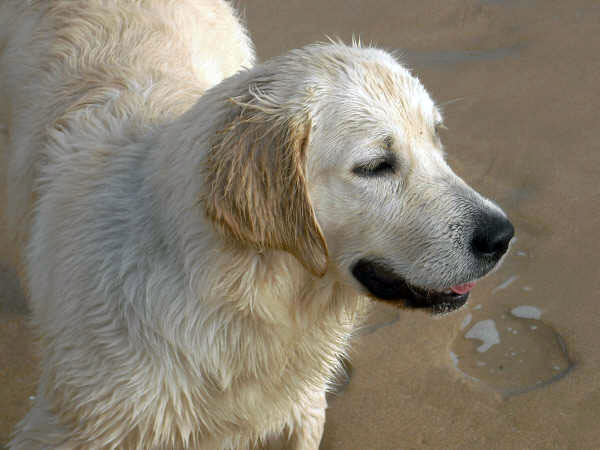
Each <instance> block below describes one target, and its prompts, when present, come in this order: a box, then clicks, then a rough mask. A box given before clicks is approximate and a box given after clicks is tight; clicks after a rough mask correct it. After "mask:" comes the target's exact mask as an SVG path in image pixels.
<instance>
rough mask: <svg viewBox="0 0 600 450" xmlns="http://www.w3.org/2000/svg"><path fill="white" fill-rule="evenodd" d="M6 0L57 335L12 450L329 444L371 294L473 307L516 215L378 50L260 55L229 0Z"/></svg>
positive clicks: (10, 78)
mask: <svg viewBox="0 0 600 450" xmlns="http://www.w3.org/2000/svg"><path fill="white" fill-rule="evenodd" d="M1 8H2V9H1V10H0V17H2V23H0V29H1V30H2V31H1V32H0V33H1V34H0V39H1V41H0V45H1V47H0V48H2V54H1V56H0V79H1V80H2V81H1V83H2V84H1V87H0V89H1V91H0V95H2V99H3V101H2V104H3V105H4V106H3V108H4V109H3V117H6V119H7V123H8V133H9V155H8V157H9V160H10V165H9V170H10V173H9V178H10V182H9V186H8V194H7V196H8V199H9V206H10V208H9V214H10V216H11V218H12V221H13V228H14V229H20V230H25V234H26V237H25V239H26V250H25V252H24V254H25V263H24V270H25V274H26V278H27V285H28V289H29V293H30V297H31V308H32V311H33V322H34V324H35V326H36V329H37V330H38V332H39V335H40V340H41V345H42V349H43V352H42V377H41V380H40V383H39V388H38V393H37V397H36V400H35V404H34V406H33V408H32V410H31V411H30V412H29V414H28V415H27V416H26V417H25V419H24V420H23V421H22V422H21V423H20V424H19V426H18V428H17V431H16V434H15V436H14V439H13V441H12V443H11V448H13V449H28V450H30V449H42V448H45V449H46V448H60V449H83V448H86V449H87V448H107V449H114V448H127V449H165V448H195V449H198V448H203V449H216V448H228V449H243V448H250V447H252V448H254V446H257V445H260V446H269V445H271V444H272V443H273V442H275V441H277V440H279V441H282V440H283V441H284V442H283V445H284V446H285V447H286V448H297V449H316V448H318V446H319V442H320V440H321V435H322V431H323V424H324V420H325V408H326V402H325V391H326V389H327V388H328V384H329V383H330V381H331V380H332V377H333V374H334V373H335V371H336V370H337V368H338V366H339V364H340V362H339V361H340V358H341V356H342V355H343V354H344V352H345V351H346V348H347V345H348V341H349V337H350V335H351V333H352V330H353V328H354V327H355V325H356V324H357V322H358V321H359V320H360V318H361V316H362V315H363V313H364V311H365V310H366V308H367V304H368V303H369V301H370V300H371V299H380V300H386V301H393V302H396V303H398V304H402V305H405V306H408V307H419V308H429V309H431V310H433V311H435V312H446V311H450V310H453V309H456V308H458V307H460V306H461V305H462V304H464V302H465V301H466V299H467V296H468V295H469V290H470V289H471V288H472V286H473V284H474V282H475V281H476V280H477V279H478V278H480V277H482V276H483V275H485V274H486V273H487V272H488V271H490V270H491V269H492V268H493V267H494V266H496V265H497V263H498V261H499V260H500V259H501V257H502V255H503V254H504V253H505V252H506V249H507V247H508V244H509V241H510V239H511V238H512V235H513V228H512V225H511V224H510V222H509V221H508V219H507V218H506V216H505V214H504V213H503V212H502V211H501V210H500V208H498V207H497V206H496V205H495V204H494V203H492V202H491V201H489V200H487V199H485V198H483V197H482V196H481V195H479V194H478V193H476V192H475V191H474V190H473V189H471V188H470V187H469V186H468V185H467V184H465V182H463V181H462V180H461V179H460V178H459V177H457V176H456V175H455V174H454V173H453V172H452V170H451V169H450V168H449V167H448V165H447V164H446V162H445V160H444V152H443V149H442V143H441V142H440V138H439V135H438V130H439V128H440V127H441V126H442V124H443V120H442V115H441V114H440V111H439V109H438V108H437V107H436V105H435V104H434V102H433V101H432V100H431V98H430V96H429V95H428V93H427V92H426V90H425V89H424V88H423V86H422V85H421V83H420V82H419V81H418V80H417V79H416V78H415V77H414V76H412V75H411V74H410V72H409V71H408V70H407V69H406V68H404V67H403V66H402V65H401V64H399V62H398V61H397V60H395V59H394V58H393V57H392V56H391V55H390V54H388V53H386V52H385V51H382V50H379V49H375V48H362V47H361V46H360V45H352V46H345V45H343V44H341V43H328V44H317V45H312V46H309V47H305V48H303V49H300V50H294V51H291V52H289V53H288V54H286V55H283V56H281V57H278V58H275V59H272V60H269V61H266V62H264V63H262V64H258V65H254V54H253V51H252V47H251V43H250V41H249V40H248V38H247V36H246V32H245V30H244V28H243V27H242V26H241V24H240V22H239V21H238V19H237V18H236V16H235V13H234V11H233V10H232V9H231V8H230V7H229V6H228V5H227V4H225V3H224V2H220V1H217V0H214V1H208V0H203V1H197V2H192V1H183V0H182V1H178V2H172V1H166V0H155V1H148V2H138V1H125V0H123V1H119V2H117V1H99V0H88V1H85V2H84V1H77V2H75V1H59V0H56V1H44V2H41V1H30V2H22V1H16V0H12V1H7V2H6V1H5V2H4V3H3V4H2V7H1ZM280 443H281V442H280Z"/></svg>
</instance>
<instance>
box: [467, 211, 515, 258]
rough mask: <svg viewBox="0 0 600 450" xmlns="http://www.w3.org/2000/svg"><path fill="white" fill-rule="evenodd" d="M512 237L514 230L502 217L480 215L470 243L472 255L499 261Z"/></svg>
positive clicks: (495, 214)
mask: <svg viewBox="0 0 600 450" xmlns="http://www.w3.org/2000/svg"><path fill="white" fill-rule="evenodd" d="M514 235H515V228H514V227H513V225H512V223H510V220H508V219H507V218H506V217H505V216H504V215H502V214H498V213H489V214H485V215H482V216H481V217H480V218H479V219H478V220H477V228H476V229H475V232H474V233H473V240H472V241H471V246H472V249H473V253H475V254H476V255H477V256H479V257H486V258H494V259H500V257H501V256H502V255H504V253H506V250H507V249H508V243H509V242H510V240H511V239H512V237H513V236H514Z"/></svg>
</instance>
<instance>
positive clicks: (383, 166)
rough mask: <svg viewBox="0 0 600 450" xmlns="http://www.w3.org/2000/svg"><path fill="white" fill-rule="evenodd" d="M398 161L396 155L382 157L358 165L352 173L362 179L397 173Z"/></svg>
mask: <svg viewBox="0 0 600 450" xmlns="http://www.w3.org/2000/svg"><path fill="white" fill-rule="evenodd" d="M397 166H398V161H397V158H396V157H395V155H382V156H379V157H376V158H373V159H370V160H368V161H365V162H361V163H358V164H357V165H356V166H354V168H353V169H352V173H354V174H355V175H358V176H360V177H371V176H381V175H386V174H389V173H395V172H396V170H397Z"/></svg>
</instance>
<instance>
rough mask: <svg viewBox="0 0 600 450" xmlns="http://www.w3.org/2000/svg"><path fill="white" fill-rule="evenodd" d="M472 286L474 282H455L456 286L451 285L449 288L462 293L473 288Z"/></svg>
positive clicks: (456, 292)
mask: <svg viewBox="0 0 600 450" xmlns="http://www.w3.org/2000/svg"><path fill="white" fill-rule="evenodd" d="M473 286H475V283H465V284H457V285H456V286H452V287H451V288H450V290H451V291H452V292H454V293H455V294H459V295H462V294H466V293H467V292H469V291H470V290H471V289H473Z"/></svg>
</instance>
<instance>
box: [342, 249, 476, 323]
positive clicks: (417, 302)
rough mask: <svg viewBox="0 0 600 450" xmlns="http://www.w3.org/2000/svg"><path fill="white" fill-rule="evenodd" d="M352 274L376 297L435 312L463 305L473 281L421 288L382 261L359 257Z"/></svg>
mask: <svg viewBox="0 0 600 450" xmlns="http://www.w3.org/2000/svg"><path fill="white" fill-rule="evenodd" d="M352 274H353V275H354V277H355V278H356V279H357V280H358V281H359V282H360V283H361V284H362V285H363V286H364V287H365V288H366V289H367V291H368V293H369V296H370V297H372V298H374V299H375V300H381V301H386V302H391V303H394V304H400V305H403V306H407V307H410V308H420V309H422V308H427V309H430V310H431V311H432V312H433V313H436V314H443V313H447V312H450V311H454V310H456V309H458V308H460V307H461V306H463V305H464V304H465V303H466V302H467V299H468V298H469V292H470V291H471V289H472V288H473V286H474V285H475V282H474V281H468V282H464V283H461V284H456V285H453V286H451V287H449V288H447V289H442V290H429V289H423V288H420V287H418V286H415V285H412V284H410V283H408V282H407V281H406V280H405V279H404V278H403V277H402V276H400V275H398V274H396V273H394V271H393V270H392V269H391V268H390V267H389V265H387V264H385V263H384V262H381V261H373V260H368V259H361V260H359V261H358V262H357V263H356V264H355V265H354V266H353V267H352Z"/></svg>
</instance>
